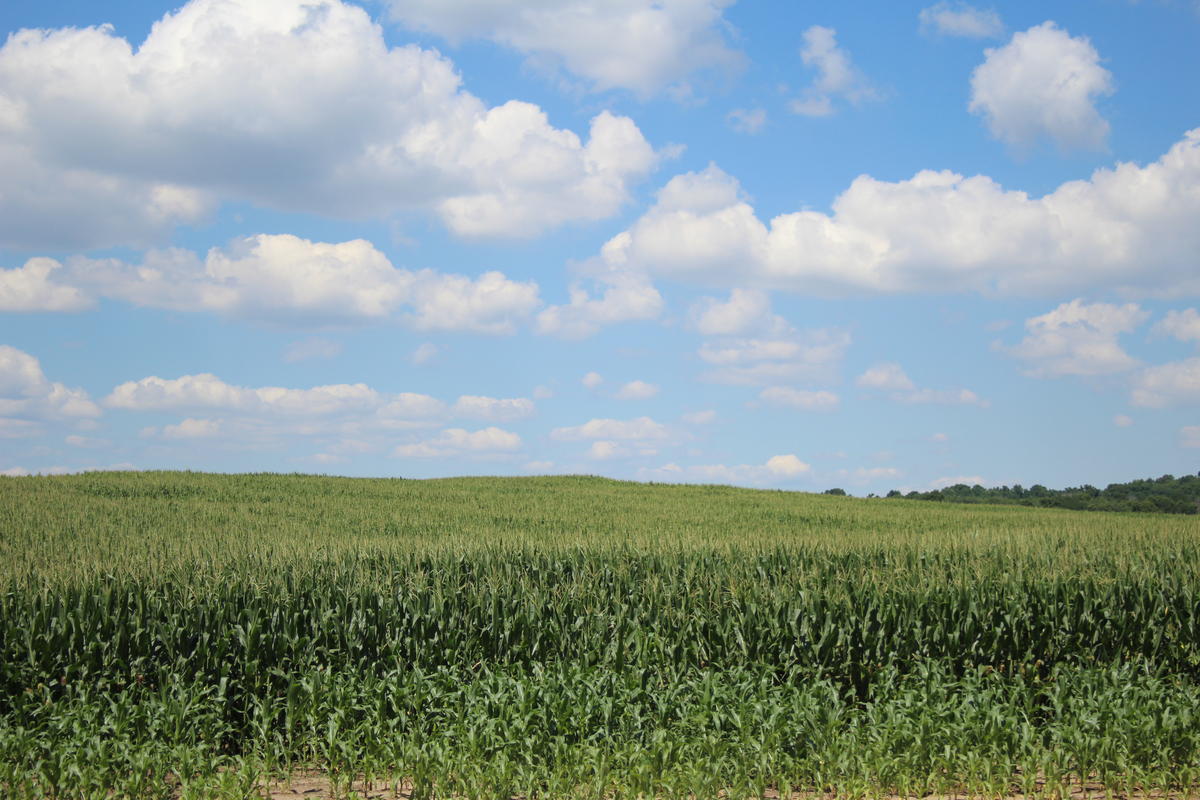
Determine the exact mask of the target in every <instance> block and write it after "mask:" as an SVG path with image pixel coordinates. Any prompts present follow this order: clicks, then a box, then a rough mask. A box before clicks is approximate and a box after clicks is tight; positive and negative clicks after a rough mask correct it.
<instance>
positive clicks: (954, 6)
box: [919, 2, 1004, 39]
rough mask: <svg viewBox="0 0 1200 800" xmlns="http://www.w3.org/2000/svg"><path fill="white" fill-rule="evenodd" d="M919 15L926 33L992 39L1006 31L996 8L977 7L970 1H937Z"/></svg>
mask: <svg viewBox="0 0 1200 800" xmlns="http://www.w3.org/2000/svg"><path fill="white" fill-rule="evenodd" d="M919 17H920V20H921V30H922V32H924V33H936V34H938V35H941V36H962V37H965V38H969V39H992V38H995V37H998V36H1000V35H1002V34H1003V33H1004V23H1003V22H1001V21H1000V15H999V14H997V13H996V11H995V9H991V8H989V9H983V8H977V7H975V6H973V5H971V4H970V3H963V2H941V3H935V4H934V5H932V6H929V7H928V8H923V9H921V13H920V15H919Z"/></svg>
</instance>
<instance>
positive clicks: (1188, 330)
mask: <svg viewBox="0 0 1200 800" xmlns="http://www.w3.org/2000/svg"><path fill="white" fill-rule="evenodd" d="M1154 332H1155V333H1157V334H1160V335H1163V336H1171V337H1173V338H1175V339H1178V340H1179V341H1181V342H1189V341H1195V342H1200V313H1197V312H1196V309H1194V308H1185V309H1184V310H1182V311H1168V312H1167V316H1166V317H1164V318H1163V319H1162V320H1160V321H1159V322H1158V323H1157V324H1155V326H1154Z"/></svg>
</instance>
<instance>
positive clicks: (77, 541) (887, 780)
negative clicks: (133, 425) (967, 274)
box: [0, 473, 1200, 800]
mask: <svg viewBox="0 0 1200 800" xmlns="http://www.w3.org/2000/svg"><path fill="white" fill-rule="evenodd" d="M306 767H316V768H318V769H323V770H327V771H329V772H330V773H331V774H332V775H333V776H334V778H335V779H337V780H344V779H348V778H349V777H350V776H355V775H359V776H364V775H365V776H370V777H372V778H375V779H377V780H379V781H383V782H387V781H392V782H394V783H398V782H400V781H403V780H408V781H411V782H412V784H413V788H414V789H415V791H416V793H417V794H418V795H421V796H432V795H434V794H436V795H438V796H442V797H446V796H451V795H461V796H466V797H479V798H483V797H489V798H494V797H510V796H513V795H522V796H526V797H535V796H536V797H547V798H550V797H596V798H600V797H613V796H621V797H631V796H638V795H642V796H647V797H649V796H659V797H683V796H689V795H694V796H696V797H701V798H703V797H714V796H716V795H717V793H718V792H719V791H722V790H724V791H728V792H729V795H728V796H730V797H734V796H745V797H749V796H756V795H759V794H761V793H763V792H764V791H765V790H767V789H768V788H772V787H774V788H778V789H779V790H780V791H781V792H782V793H785V794H786V793H787V792H788V791H790V790H800V791H810V792H811V791H821V792H824V791H834V792H837V793H839V794H849V795H872V794H881V793H900V794H906V795H917V794H924V793H928V792H947V791H958V792H972V793H987V794H993V795H994V794H997V793H1009V792H1030V791H1042V792H1046V793H1052V792H1054V791H1056V790H1061V789H1062V787H1063V786H1065V785H1067V784H1069V783H1071V782H1074V781H1077V780H1079V779H1080V778H1086V779H1088V780H1092V781H1097V782H1099V783H1102V784H1104V785H1105V786H1106V787H1108V788H1109V789H1111V790H1113V791H1128V790H1131V789H1136V788H1139V787H1140V788H1141V789H1151V788H1156V789H1169V788H1172V787H1175V788H1176V789H1178V788H1179V787H1195V786H1196V785H1197V782H1198V781H1200V529H1198V527H1197V526H1196V524H1195V521H1194V520H1193V519H1190V518H1186V517H1179V516H1167V515H1145V514H1142V515H1132V514H1106V515H1098V514H1082V513H1075V512H1069V511H1056V510H1044V509H1034V508H1020V507H1000V506H986V505H977V506H959V505H950V504H947V503H918V502H911V503H890V502H882V501H878V500H863V499H856V498H849V497H841V496H826V495H808V494H798V493H785V492H762V491H750V490H740V489H732V488H727V487H713V486H661V485H641V484H628V483H619V482H615V481H609V480H603V479H598V478H528V479H484V478H480V479H455V480H444V481H401V480H351V479H335V478H319V477H304V476H279V475H249V476H215V475H200V474H190V473H106V474H102V473H92V474H86V475H79V476H70V477H44V478H11V479H3V480H0V794H2V795H3V796H4V797H6V798H13V799H14V800H20V799H21V798H34V797H37V798H41V797H62V798H66V797H72V798H73V797H87V798H102V797H103V798H107V797H110V796H112V795H110V792H113V793H114V794H115V796H118V797H136V798H149V797H172V796H176V797H187V798H193V797H242V796H246V795H247V794H249V793H250V792H251V791H252V789H253V787H254V786H255V785H256V784H257V783H258V782H260V781H261V780H262V779H263V778H264V777H265V776H270V775H281V774H288V773H289V772H291V771H293V770H297V769H300V768H306Z"/></svg>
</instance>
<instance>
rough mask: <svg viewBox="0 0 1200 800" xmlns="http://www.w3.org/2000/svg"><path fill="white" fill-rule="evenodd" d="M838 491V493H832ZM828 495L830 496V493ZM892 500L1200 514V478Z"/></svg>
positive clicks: (949, 491) (954, 490) (971, 489)
mask: <svg viewBox="0 0 1200 800" xmlns="http://www.w3.org/2000/svg"><path fill="white" fill-rule="evenodd" d="M831 491H835V490H831ZM826 494H828V492H827V493H826ZM888 497H889V498H890V497H904V498H906V499H908V500H948V501H950V502H952V503H1004V504H1009V505H1020V506H1037V507H1040V508H1069V509H1072V510H1075V511H1143V512H1146V511H1148V512H1152V513H1163V514H1197V513H1200V475H1184V476H1183V477H1182V478H1176V477H1175V476H1174V475H1163V476H1162V477H1161V478H1147V479H1145V480H1137V481H1130V482H1129V483H1110V484H1109V485H1108V486H1107V487H1105V488H1103V489H1097V488H1096V487H1095V486H1069V487H1067V488H1066V489H1047V488H1046V487H1045V486H1042V485H1041V484H1034V485H1033V486H1030V487H1029V488H1028V489H1026V488H1024V487H1023V486H1021V485H1020V484H1017V485H1015V486H1012V487H1009V486H1000V487H998V488H992V489H988V488H985V487H983V486H980V485H979V484H976V485H974V486H968V485H967V484H965V483H956V484H954V485H953V486H948V487H946V488H945V489H935V490H933V491H932V492H909V493H908V494H901V493H900V492H899V491H896V490H894V489H893V490H892V491H891V492H888Z"/></svg>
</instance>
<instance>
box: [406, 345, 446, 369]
mask: <svg viewBox="0 0 1200 800" xmlns="http://www.w3.org/2000/svg"><path fill="white" fill-rule="evenodd" d="M439 352H441V351H440V350H439V349H438V346H437V345H436V344H434V343H433V342H421V344H419V345H417V346H416V348H415V349H414V350H413V351H412V353H411V354H410V355H409V357H408V360H409V361H411V362H412V363H413V364H416V365H417V366H421V365H423V364H428V363H429V362H430V361H432V360H433V359H434V358H436V357H437V354H438V353H439Z"/></svg>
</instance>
